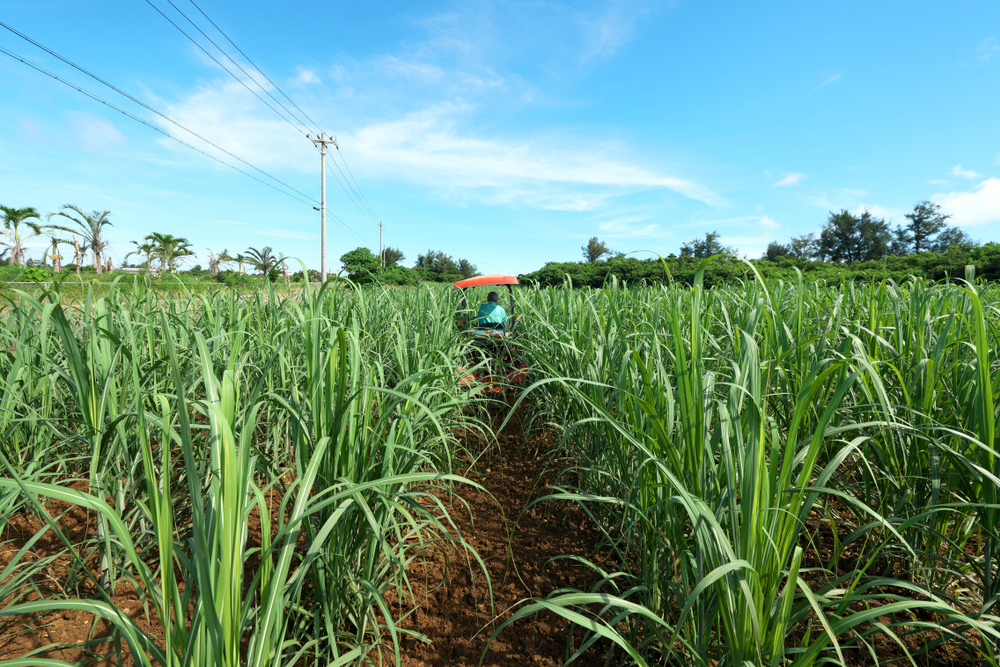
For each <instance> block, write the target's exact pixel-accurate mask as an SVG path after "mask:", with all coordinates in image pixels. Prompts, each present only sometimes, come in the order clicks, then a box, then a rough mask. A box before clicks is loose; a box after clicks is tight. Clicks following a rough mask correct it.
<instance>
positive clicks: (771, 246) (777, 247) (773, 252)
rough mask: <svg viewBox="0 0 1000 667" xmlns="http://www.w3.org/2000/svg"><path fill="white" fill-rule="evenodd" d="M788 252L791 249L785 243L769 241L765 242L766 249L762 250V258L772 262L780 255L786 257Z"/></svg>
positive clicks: (789, 252)
mask: <svg viewBox="0 0 1000 667" xmlns="http://www.w3.org/2000/svg"><path fill="white" fill-rule="evenodd" d="M790 254H791V249H790V248H789V247H788V246H787V245H785V244H784V243H780V242H779V241H771V242H770V243H768V244H767V250H765V251H764V257H763V259H766V260H769V261H772V262H773V261H775V260H777V259H780V258H782V257H787V256H788V255H790Z"/></svg>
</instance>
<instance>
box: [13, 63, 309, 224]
mask: <svg viewBox="0 0 1000 667" xmlns="http://www.w3.org/2000/svg"><path fill="white" fill-rule="evenodd" d="M0 53H3V54H4V55H7V56H10V57H11V58H13V59H14V60H19V61H20V62H22V63H24V64H25V65H27V66H28V67H31V68H32V69H34V70H36V71H38V72H41V73H42V74H45V75H47V76H50V77H52V78H53V79H55V80H56V81H58V82H59V83H62V84H64V85H66V86H69V87H70V88H72V89H74V90H76V91H78V92H81V93H83V94H84V95H86V96H87V97H89V98H90V99H92V100H94V101H95V102H100V103H101V104H103V105H104V106H106V107H108V108H111V109H114V110H115V111H117V112H118V113H120V114H122V115H124V116H128V117H129V118H131V119H132V120H134V121H136V122H137V123H142V124H143V125H145V126H146V127H148V128H149V129H151V130H153V131H155V132H159V133H160V134H162V135H163V136H165V137H168V138H170V139H173V140H174V141H176V142H177V143H179V144H183V145H185V146H187V147H188V148H190V149H191V150H194V151H197V152H199V153H201V154H202V155H204V156H205V157H208V158H211V159H213V160H215V161H216V162H218V163H219V164H222V165H225V166H227V167H229V168H230V169H234V170H236V171H238V172H240V173H241V174H243V175H244V176H246V177H247V178H252V179H253V180H255V181H257V182H258V183H261V184H263V185H266V186H267V187H269V188H271V189H272V190H275V191H276V192H280V193H281V194H283V195H285V196H286V197H291V198H292V199H294V200H296V201H300V202H302V203H303V204H310V202H308V201H306V200H305V199H301V198H299V197H296V196H295V195H293V194H290V193H288V192H285V191H284V190H279V189H278V188H276V187H274V186H273V185H271V184H270V183H268V182H266V181H262V180H260V179H259V178H257V177H256V176H254V175H253V174H249V173H247V172H245V171H243V170H242V169H240V168H239V167H236V166H233V165H231V164H229V163H228V162H224V161H222V160H220V159H219V158H217V157H215V156H214V155H211V154H209V153H206V152H205V151H203V150H201V149H200V148H197V147H195V146H192V145H191V144H189V143H187V142H186V141H182V140H180V139H178V138H177V137H175V136H174V135H172V134H170V133H169V132H166V131H164V130H161V129H160V128H158V127H156V126H155V125H153V124H151V123H148V122H146V121H145V120H143V119H142V118H139V117H138V116H136V115H134V114H132V113H129V112H128V111H125V110H124V109H122V108H120V107H117V106H115V105H114V104H112V103H111V102H108V101H107V100H105V99H102V98H100V97H98V96H97V95H95V94H93V93H91V92H89V91H87V90H84V89H83V88H81V87H79V86H77V85H76V84H73V83H70V82H69V81H67V80H65V79H62V78H60V77H59V76H58V75H56V74H54V73H52V72H50V71H49V70H47V69H45V68H44V67H42V66H40V65H36V64H35V63H33V62H31V61H30V60H28V59H27V58H23V57H21V56H19V55H17V54H16V53H14V52H13V51H8V50H7V49H5V48H4V47H2V46H0ZM251 166H253V165H251ZM254 169H257V168H256V167H254ZM258 171H260V170H259V169H258ZM262 173H263V172H262ZM271 178H273V177H271ZM275 180H277V179H275ZM296 192H298V191H297V190H296ZM310 205H311V204H310Z"/></svg>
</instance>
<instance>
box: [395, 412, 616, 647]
mask: <svg viewBox="0 0 1000 667" xmlns="http://www.w3.org/2000/svg"><path fill="white" fill-rule="evenodd" d="M552 440H553V435H552V434H551V433H549V432H544V431H543V432H539V433H535V434H534V435H531V436H525V435H524V434H522V433H520V432H519V424H518V423H516V422H515V423H514V424H513V425H512V426H510V427H509V428H508V429H506V430H505V432H503V433H501V434H500V435H499V443H498V445H499V446H494V447H491V448H490V449H488V450H487V452H486V454H484V455H483V456H481V457H480V458H479V459H478V461H476V462H475V464H474V465H473V466H472V468H471V470H470V471H469V473H468V476H469V477H470V478H472V479H474V480H475V481H477V482H478V483H479V484H480V485H482V486H483V487H484V488H485V489H486V492H483V491H479V490H474V489H468V488H467V489H465V490H462V489H459V490H458V493H459V495H460V496H461V498H462V499H464V501H465V503H467V504H468V509H466V507H463V503H462V502H461V501H460V500H457V499H455V500H453V501H452V509H451V516H452V519H453V520H454V521H455V522H456V524H457V526H458V528H459V529H460V531H461V533H462V535H463V536H464V538H465V539H466V541H467V542H469V543H470V544H471V546H472V547H473V548H474V549H475V550H476V552H477V553H478V554H479V556H480V558H481V559H482V561H483V564H485V566H486V573H487V574H488V575H489V579H488V581H487V577H486V576H484V573H483V570H482V567H481V566H480V565H479V564H478V563H475V561H473V562H472V564H471V565H470V564H469V563H468V562H467V560H466V558H465V556H464V555H463V554H461V553H460V552H457V551H455V550H452V551H450V552H443V551H442V552H439V553H436V554H434V555H433V556H431V557H430V558H428V559H427V561H426V562H424V563H418V564H417V565H416V567H413V568H411V572H410V576H411V580H412V581H411V583H412V584H413V586H414V590H415V591H416V593H417V601H418V604H419V607H418V609H417V612H416V613H415V615H412V616H411V617H409V618H407V619H406V621H405V622H404V623H403V624H402V625H403V627H405V628H409V629H412V630H416V631H418V632H420V633H422V634H423V635H425V636H426V637H427V639H428V642H426V643H425V642H420V641H415V640H407V641H404V642H403V651H402V658H403V659H402V665H403V666H404V667H421V666H424V665H426V666H428V667H429V666H431V665H434V666H438V665H457V666H470V667H471V666H472V665H478V664H479V660H480V657H481V656H482V653H483V650H484V649H485V648H486V646H487V644H488V643H489V640H490V638H491V637H492V635H493V633H494V631H495V630H496V629H497V627H498V626H499V625H500V624H501V623H502V622H503V621H504V620H506V619H507V618H510V616H511V615H512V613H513V610H514V608H515V606H516V605H517V604H518V603H519V602H520V601H522V600H524V599H525V598H533V597H536V598H537V597H545V596H546V595H548V594H550V593H551V592H552V591H554V590H557V589H560V588H566V587H573V588H579V589H588V588H589V586H588V584H590V583H592V581H593V580H594V579H595V577H594V575H593V573H592V572H591V571H590V570H589V568H585V567H583V566H581V565H579V564H576V563H572V562H571V561H569V560H557V561H554V562H550V559H552V558H555V557H558V556H564V555H573V556H580V557H584V558H587V557H591V556H592V550H593V548H594V545H595V544H596V543H597V541H598V533H597V530H596V529H595V528H594V527H593V524H592V522H591V521H589V519H587V517H586V515H584V514H583V512H581V511H579V510H578V509H576V508H575V507H570V506H567V505H566V504H564V503H544V504H538V505H535V506H533V507H532V508H531V509H530V510H528V511H527V512H524V510H525V508H526V507H527V506H528V504H529V503H530V502H531V501H532V500H534V499H535V498H538V497H540V496H544V495H546V493H547V492H548V490H549V489H548V486H547V484H549V483H551V481H552V478H553V477H554V473H553V472H551V471H546V466H545V457H546V456H547V455H548V454H549V452H550V451H551V445H552ZM469 510H471V515H472V516H471V519H470V517H469V514H470V512H469ZM491 593H492V606H491V604H490V601H491ZM569 630H570V628H569V622H568V621H565V620H563V619H561V618H560V617H558V616H556V615H555V614H551V613H544V614H541V615H538V616H533V617H529V618H525V619H522V620H520V621H517V622H515V623H514V624H512V625H510V626H507V627H506V628H505V629H504V630H503V631H502V632H501V633H500V634H499V636H498V637H497V638H496V639H495V640H494V641H493V642H492V643H490V644H489V649H488V650H487V652H486V655H485V659H484V662H483V664H484V665H489V666H491V667H513V666H514V665H519V666H520V665H541V666H544V667H555V666H557V665H562V664H563V663H564V662H565V661H566V659H567V658H568V657H569V656H570V655H572V654H573V653H574V652H575V651H576V649H578V648H579V647H580V643H581V632H580V630H579V628H577V629H576V632H575V634H574V635H573V636H571V635H570V634H569ZM605 650H606V648H605V647H604V646H602V645H598V646H596V647H592V648H591V649H589V650H588V652H587V653H586V654H585V655H584V656H582V657H581V658H580V659H578V660H577V661H576V662H575V663H574V664H576V665H580V666H581V667H589V666H591V665H599V664H604V657H603V656H604V652H605Z"/></svg>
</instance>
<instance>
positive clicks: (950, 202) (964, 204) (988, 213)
mask: <svg viewBox="0 0 1000 667" xmlns="http://www.w3.org/2000/svg"><path fill="white" fill-rule="evenodd" d="M931 200H932V201H934V202H936V203H938V204H940V205H941V210H942V211H944V212H945V213H947V214H949V215H951V219H952V221H953V222H954V223H955V224H957V225H965V226H970V227H974V226H977V225H986V224H991V223H998V222H1000V178H996V177H993V178H987V179H986V180H985V181H983V182H981V183H980V184H979V185H977V186H976V189H975V190H973V191H971V192H947V193H943V194H935V195H934V196H932V197H931Z"/></svg>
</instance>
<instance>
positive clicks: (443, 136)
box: [351, 105, 722, 210]
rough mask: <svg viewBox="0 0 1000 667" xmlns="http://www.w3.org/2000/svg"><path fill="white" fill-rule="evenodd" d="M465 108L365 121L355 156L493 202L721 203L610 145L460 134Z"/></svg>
mask: <svg viewBox="0 0 1000 667" xmlns="http://www.w3.org/2000/svg"><path fill="white" fill-rule="evenodd" d="M467 110H468V109H466V108H458V107H456V106H455V105H439V106H437V107H434V108H430V109H426V110H424V111H421V112H418V113H412V114H407V115H406V116H404V117H402V118H400V119H397V120H391V121H386V122H381V123H375V124H373V125H369V126H367V127H364V128H362V129H360V130H359V131H357V133H355V134H354V136H353V137H351V142H352V144H353V145H354V146H355V148H354V154H355V155H357V156H358V157H359V158H361V160H362V161H363V162H364V163H366V164H367V165H368V167H369V168H371V169H377V170H379V171H393V172H396V173H397V174H399V175H400V176H402V177H404V178H406V179H407V180H410V181H415V182H422V183H427V184H430V185H434V186H438V187H440V186H441V184H445V186H444V187H446V188H449V189H452V190H454V189H460V190H466V191H476V190H479V191H482V192H481V193H480V195H479V196H480V197H486V198H487V199H489V200H492V201H496V202H504V201H514V200H519V201H522V202H524V203H527V204H529V205H533V206H537V207H539V208H550V209H559V210H587V209H590V208H593V207H595V206H596V205H597V204H598V203H599V202H601V201H602V200H603V199H605V198H609V197H614V196H617V195H620V194H625V193H629V192H638V191H650V190H670V191H673V192H677V193H678V194H681V195H683V196H685V197H688V198H690V199H695V200H698V201H702V202H704V203H706V204H709V205H717V204H720V203H722V198H721V197H720V196H719V195H717V194H716V193H715V192H713V191H712V190H711V189H710V188H708V187H706V186H703V185H701V184H698V183H695V182H693V181H690V180H687V179H684V178H678V177H675V176H669V175H666V174H662V173H658V172H657V171H652V170H650V169H646V168H644V167H641V166H638V165H635V164H630V163H629V162H626V161H624V160H620V159H614V158H613V157H605V153H607V152H608V151H607V150H594V148H593V147H591V148H588V149H587V150H580V149H578V148H576V147H575V146H576V145H579V144H580V143H581V142H579V141H577V140H576V139H570V140H568V143H569V144H571V145H573V146H574V147H573V148H566V147H564V146H563V145H562V144H561V143H560V142H550V141H546V140H543V139H538V138H536V139H500V138H484V137H477V136H474V135H471V134H465V133H463V132H461V131H460V129H459V126H458V122H457V120H456V117H457V116H458V115H460V114H461V113H463V112H465V111H467ZM583 143H585V142H583ZM606 148H607V147H605V149H606Z"/></svg>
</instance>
